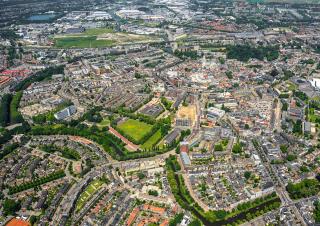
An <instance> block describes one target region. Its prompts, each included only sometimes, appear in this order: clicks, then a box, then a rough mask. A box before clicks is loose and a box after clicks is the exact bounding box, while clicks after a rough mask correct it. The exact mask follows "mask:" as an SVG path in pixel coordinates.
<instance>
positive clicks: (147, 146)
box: [141, 129, 161, 149]
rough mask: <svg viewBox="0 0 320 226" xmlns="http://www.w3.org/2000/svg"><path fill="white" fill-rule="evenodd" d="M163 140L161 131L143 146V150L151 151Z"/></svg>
mask: <svg viewBox="0 0 320 226" xmlns="http://www.w3.org/2000/svg"><path fill="white" fill-rule="evenodd" d="M160 139H161V130H160V129H159V130H158V131H157V132H155V134H153V135H152V136H151V137H150V138H149V139H148V140H147V141H146V142H145V143H144V144H143V145H142V146H141V148H142V149H151V148H152V147H153V146H154V145H156V144H157V143H158V142H159V141H160Z"/></svg>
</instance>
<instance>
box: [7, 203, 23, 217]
mask: <svg viewBox="0 0 320 226" xmlns="http://www.w3.org/2000/svg"><path fill="white" fill-rule="evenodd" d="M20 207H21V205H20V201H15V200H13V199H5V200H4V202H3V213H4V215H5V216H8V215H14V214H15V212H17V211H19V210H20Z"/></svg>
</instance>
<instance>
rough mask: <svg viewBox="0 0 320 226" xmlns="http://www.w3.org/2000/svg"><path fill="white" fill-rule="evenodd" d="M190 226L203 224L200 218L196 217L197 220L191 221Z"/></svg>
mask: <svg viewBox="0 0 320 226" xmlns="http://www.w3.org/2000/svg"><path fill="white" fill-rule="evenodd" d="M188 226H201V222H200V220H198V219H195V220H193V221H191V222H190V224H189V225H188Z"/></svg>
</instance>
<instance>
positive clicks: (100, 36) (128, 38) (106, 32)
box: [53, 28, 154, 48]
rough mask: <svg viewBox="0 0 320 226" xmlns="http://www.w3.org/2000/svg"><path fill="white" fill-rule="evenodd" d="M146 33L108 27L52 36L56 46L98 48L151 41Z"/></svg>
mask: <svg viewBox="0 0 320 226" xmlns="http://www.w3.org/2000/svg"><path fill="white" fill-rule="evenodd" d="M153 39H154V38H151V37H150V36H146V35H136V34H129V33H124V32H115V31H114V30H113V29H110V28H96V29H88V30H86V31H85V32H83V33H79V34H60V35H56V36H54V37H53V40H54V43H55V47H57V48H99V47H110V46H113V45H117V44H125V43H131V42H144V41H152V40H153Z"/></svg>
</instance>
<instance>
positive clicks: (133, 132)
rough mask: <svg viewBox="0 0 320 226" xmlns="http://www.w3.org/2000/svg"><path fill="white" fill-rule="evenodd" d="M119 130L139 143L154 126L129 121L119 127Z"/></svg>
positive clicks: (132, 120)
mask: <svg viewBox="0 0 320 226" xmlns="http://www.w3.org/2000/svg"><path fill="white" fill-rule="evenodd" d="M118 128H119V129H121V130H122V131H123V132H125V133H126V134H127V135H128V136H130V137H132V138H133V139H135V140H137V141H138V140H140V139H142V138H143V137H144V136H145V135H146V134H147V133H149V132H150V131H151V129H152V125H149V124H147V123H144V122H140V121H138V120H134V119H128V120H127V121H125V122H123V123H121V124H120V125H118Z"/></svg>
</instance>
